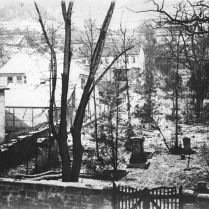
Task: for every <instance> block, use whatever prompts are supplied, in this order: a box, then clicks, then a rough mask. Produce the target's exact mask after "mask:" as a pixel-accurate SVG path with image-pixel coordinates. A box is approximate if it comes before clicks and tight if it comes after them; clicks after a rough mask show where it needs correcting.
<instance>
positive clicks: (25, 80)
mask: <svg viewBox="0 0 209 209" xmlns="http://www.w3.org/2000/svg"><path fill="white" fill-rule="evenodd" d="M23 78H24V83H27V79H26V75H25V76H24V77H23Z"/></svg>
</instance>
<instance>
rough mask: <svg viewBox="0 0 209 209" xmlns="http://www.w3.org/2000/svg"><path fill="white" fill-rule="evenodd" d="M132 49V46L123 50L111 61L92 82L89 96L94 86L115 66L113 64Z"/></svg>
mask: <svg viewBox="0 0 209 209" xmlns="http://www.w3.org/2000/svg"><path fill="white" fill-rule="evenodd" d="M132 48H134V46H131V47H129V48H127V49H125V50H124V51H122V52H121V53H120V54H118V55H117V56H116V57H115V58H114V59H113V61H112V62H111V63H110V65H109V66H108V67H107V68H106V69H105V70H104V72H103V73H102V74H101V75H100V76H99V78H98V79H97V80H96V81H95V82H94V85H92V87H91V89H90V91H89V94H91V93H92V91H93V89H94V88H95V86H96V85H97V84H98V83H99V82H100V81H101V79H102V78H103V77H104V75H105V74H106V73H107V72H108V70H110V69H111V67H112V66H113V65H114V64H115V62H116V61H117V60H118V58H119V57H121V56H122V55H123V54H124V53H125V52H127V51H128V50H130V49H132Z"/></svg>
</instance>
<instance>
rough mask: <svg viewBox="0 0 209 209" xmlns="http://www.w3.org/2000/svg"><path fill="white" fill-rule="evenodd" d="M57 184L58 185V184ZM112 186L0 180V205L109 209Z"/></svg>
mask: <svg viewBox="0 0 209 209" xmlns="http://www.w3.org/2000/svg"><path fill="white" fill-rule="evenodd" d="M57 184H58V185H57ZM111 197H112V190H111V188H108V187H107V188H104V186H97V188H91V187H90V186H89V185H85V184H81V183H63V182H55V181H54V182H48V181H43V182H40V181H28V180H21V181H20V180H17V181H15V180H14V179H1V180H0V208H16V209H26V208H30V209H31V208H32V209H33V208H37V209H40V208H41V209H45V208H48V209H50V208H53V209H56V208H58V209H62V208H63V209H82V208H89V209H90V208H92V209H112V205H111V201H112V199H111Z"/></svg>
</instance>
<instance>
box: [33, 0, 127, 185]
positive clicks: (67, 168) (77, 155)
mask: <svg viewBox="0 0 209 209" xmlns="http://www.w3.org/2000/svg"><path fill="white" fill-rule="evenodd" d="M61 5H62V14H63V19H64V23H65V47H64V64H63V74H62V96H61V121H60V124H59V127H58V130H57V129H56V127H55V125H54V122H53V104H54V92H55V90H56V73H57V71H56V69H57V62H56V52H55V50H54V49H53V46H52V44H51V43H50V40H49V38H48V35H47V32H46V30H45V27H44V24H43V21H42V18H41V15H40V12H39V9H38V7H37V4H36V3H35V7H36V10H37V12H38V14H39V22H40V24H41V27H42V31H43V34H44V36H45V39H46V42H47V45H48V46H49V48H50V51H51V54H52V60H51V66H52V72H53V73H52V74H53V75H52V79H53V82H52V94H51V99H50V124H51V127H52V133H53V135H54V137H55V139H56V140H57V142H58V145H59V151H60V156H61V159H62V180H63V181H66V182H69V181H72V182H77V181H78V178H79V173H80V169H81V162H82V155H83V146H82V144H81V129H82V124H83V119H84V116H85V109H86V106H87V103H88V101H89V98H90V96H91V93H92V92H93V90H94V87H95V85H97V84H98V82H99V81H100V80H101V79H102V77H103V76H104V75H105V73H106V72H107V71H108V70H109V69H110V68H111V67H112V66H113V65H114V63H115V62H116V61H117V59H118V58H119V57H120V56H122V55H123V54H124V53H125V52H126V51H127V50H129V49H130V48H129V49H126V50H125V51H123V52H121V53H120V54H118V55H117V56H116V57H115V58H114V59H113V61H112V62H111V64H110V65H109V66H108V67H107V68H106V69H105V70H104V72H103V73H102V74H101V75H100V76H99V78H98V79H97V80H96V81H95V82H94V77H95V74H96V72H97V70H98V66H99V64H100V59H101V55H102V51H103V48H104V43H105V38H106V34H107V29H108V27H109V23H110V21H111V18H112V14H113V10H114V7H115V2H111V5H110V8H109V10H108V12H107V15H106V17H105V19H104V22H103V25H102V28H101V30H100V35H99V38H98V41H97V44H96V47H95V49H94V52H93V55H92V57H91V63H90V70H89V76H88V79H87V83H86V85H85V88H84V91H83V94H82V97H81V100H80V103H79V106H78V110H77V112H76V116H75V120H74V123H73V126H72V127H71V134H72V137H73V162H72V166H71V161H70V156H69V151H68V146H67V130H66V129H67V122H66V110H67V93H68V83H69V72H70V63H71V57H72V52H71V14H72V7H73V2H70V3H69V7H68V9H67V10H66V5H65V2H64V1H62V4H61Z"/></svg>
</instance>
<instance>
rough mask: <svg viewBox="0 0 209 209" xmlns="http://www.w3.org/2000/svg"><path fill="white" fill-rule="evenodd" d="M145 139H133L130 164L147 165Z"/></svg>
mask: <svg viewBox="0 0 209 209" xmlns="http://www.w3.org/2000/svg"><path fill="white" fill-rule="evenodd" d="M144 140H145V138H144V137H137V136H135V137H131V143H132V154H131V158H130V164H139V163H146V162H147V157H146V154H145V153H144Z"/></svg>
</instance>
